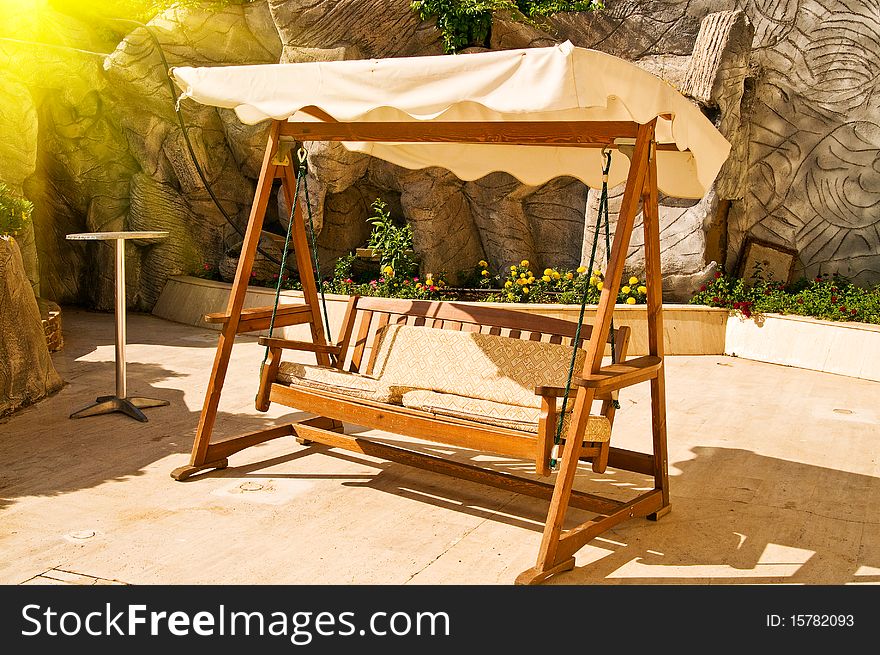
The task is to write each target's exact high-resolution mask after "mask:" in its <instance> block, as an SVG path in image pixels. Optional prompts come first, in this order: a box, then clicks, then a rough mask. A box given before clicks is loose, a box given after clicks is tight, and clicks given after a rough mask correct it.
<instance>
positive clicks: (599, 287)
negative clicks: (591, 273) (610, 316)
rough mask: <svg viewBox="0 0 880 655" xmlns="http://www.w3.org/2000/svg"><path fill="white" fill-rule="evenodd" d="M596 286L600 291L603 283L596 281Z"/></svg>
mask: <svg viewBox="0 0 880 655" xmlns="http://www.w3.org/2000/svg"><path fill="white" fill-rule="evenodd" d="M596 288H597V289H598V290H599V291H601V290H602V283H601V282H597V283H596Z"/></svg>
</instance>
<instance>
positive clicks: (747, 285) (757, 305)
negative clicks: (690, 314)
mask: <svg viewBox="0 0 880 655" xmlns="http://www.w3.org/2000/svg"><path fill="white" fill-rule="evenodd" d="M690 302H691V304H697V305H708V306H709V307H724V308H726V309H729V310H730V311H731V312H733V313H735V314H738V315H740V316H742V317H743V318H750V317H752V316H754V315H760V314H763V313H768V312H770V313H776V314H795V315H798V316H811V317H813V318H820V319H824V320H830V321H859V322H863V323H877V324H880V285H878V286H875V287H861V286H858V285H855V284H853V283H852V282H851V281H849V280H848V279H847V278H846V277H844V276H842V275H839V274H834V275H830V274H828V273H820V274H819V275H817V276H816V277H815V278H813V279H812V280H810V279H807V278H801V279H799V280H797V281H795V282H793V283H792V284H788V285H786V284H783V283H781V282H778V281H776V280H773V279H767V278H765V277H764V276H763V274H762V271H761V269H760V268H758V269H756V272H755V274H754V275H753V276H752V278H751V279H750V280H744V279H742V278H738V277H734V276H732V275H726V274H725V273H723V272H720V271H719V272H716V273H715V276H714V277H713V279H711V280H710V281H709V282H707V283H706V284H704V285H702V286H701V287H700V290H699V291H697V292H696V293H695V294H694V295H693V297H692V298H691V300H690Z"/></svg>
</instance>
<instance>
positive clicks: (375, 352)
mask: <svg viewBox="0 0 880 655" xmlns="http://www.w3.org/2000/svg"><path fill="white" fill-rule="evenodd" d="M576 331H577V324H576V323H572V322H569V321H563V320H559V319H549V318H545V317H540V316H534V315H530V314H525V313H522V312H514V311H510V310H505V309H498V308H485V307H473V306H465V305H458V304H455V303H438V302H425V301H402V300H395V299H388V298H352V299H351V301H350V302H349V307H348V311H347V313H346V318H345V319H344V322H343V327H342V330H341V335H342V337H341V340H340V343H339V344H338V345H337V346H329V347H326V348H327V349H328V350H332V351H333V352H334V354H335V356H336V363H335V366H321V365H310V364H302V363H298V362H291V361H282V359H281V357H282V356H281V353H282V351H283V350H286V349H294V350H296V349H311V347H306V345H305V344H303V343H302V342H292V341H285V340H283V339H273V338H266V337H264V338H262V339H261V343H263V344H264V345H267V346H268V347H269V358H268V360H267V365H266V366H265V367H264V369H263V375H262V379H261V385H260V391H259V393H258V396H257V408H258V409H261V410H263V411H265V410H266V409H268V407H269V403H270V402H280V403H281V404H284V405H288V406H291V407H295V408H297V409H300V410H303V411H309V412H314V413H316V414H319V415H321V416H323V417H325V418H326V419H330V420H333V421H343V420H345V421H348V422H351V423H356V424H360V425H364V426H366V427H371V428H376V429H383V430H388V431H391V432H402V433H407V434H409V433H411V432H412V430H413V428H414V427H415V434H414V436H417V437H420V438H425V439H429V440H432V441H437V442H440V443H447V444H451V445H463V446H466V447H470V448H474V449H477V450H483V451H490V452H496V453H499V454H502V455H511V456H523V455H526V456H529V457H533V458H534V459H535V467H536V472H538V473H540V474H544V475H547V474H549V473H550V467H549V458H550V454H551V449H552V447H553V443H554V440H555V437H556V429H557V422H558V420H559V419H558V417H559V412H560V411H561V397H562V396H563V395H564V388H565V384H566V380H567V377H568V370H569V367H570V365H571V357H572V341H573V338H574V336H575V334H576ZM589 333H590V328H589V326H584V328H583V329H582V331H581V344H580V346H581V347H579V348H578V350H577V355H576V359H575V369H576V370H578V367H579V366H582V365H583V359H584V351H583V349H582V346H583V343H584V342H585V341H586V340H587V339H588V338H589ZM353 334H357V335H358V336H357V338H356V340H355V343H354V347H353V349H352V352H351V353H350V356H349V353H348V346H349V343H350V340H351V338H352V335H353ZM614 338H615V340H616V341H615V346H616V347H615V354H616V361H621V360H622V359H623V358H624V357H625V354H626V349H627V344H628V340H629V329H628V328H626V327H621V328H619V329H618V330H616V331H615V333H614ZM361 371H363V372H361ZM573 389H574V387H573ZM597 398H599V399H600V400H601V401H602V406H601V411H599V412H598V413H595V414H593V415H590V416H589V418H588V419H587V421H586V422H585V427H584V429H583V433H582V434H583V437H582V440H583V446H585V451H584V452H585V455H584V459H585V460H587V461H592V462H593V466H594V469H595V470H596V471H597V472H602V471H603V470H604V467H605V465H606V463H607V457H608V448H609V445H608V444H609V441H610V437H611V426H612V422H613V418H614V405H613V402H612V400H613V398H612V394H611V393H606V394H604V395H599V396H597ZM573 404H574V402H573V398H571V399H570V400H569V402H568V404H567V408H566V412H565V415H564V417H563V430H562V435H563V438H564V437H565V436H566V435H567V434H568V427H569V421H570V419H571V409H572V406H573Z"/></svg>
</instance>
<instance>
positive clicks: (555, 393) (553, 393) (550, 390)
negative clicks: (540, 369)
mask: <svg viewBox="0 0 880 655" xmlns="http://www.w3.org/2000/svg"><path fill="white" fill-rule="evenodd" d="M576 391H577V387H576V386H575V385H572V387H571V389H570V390H569V392H568V395H569V396H573V395H574V392H576ZM535 395H536V396H543V397H544V398H562V397H563V396H565V387H548V386H543V385H542V386H539V387H535Z"/></svg>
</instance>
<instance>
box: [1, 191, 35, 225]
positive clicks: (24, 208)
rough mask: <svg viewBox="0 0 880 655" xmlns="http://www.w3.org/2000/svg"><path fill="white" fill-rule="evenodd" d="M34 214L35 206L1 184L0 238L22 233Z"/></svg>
mask: <svg viewBox="0 0 880 655" xmlns="http://www.w3.org/2000/svg"><path fill="white" fill-rule="evenodd" d="M33 212H34V204H33V203H32V202H31V201H30V200H28V199H27V198H22V197H20V196H17V195H15V194H13V193H12V191H11V190H10V189H9V187H7V186H6V185H5V184H3V182H0V236H5V235H12V236H15V235H16V234H18V233H19V232H21V231H22V230H23V229H24V228H25V227H27V225H28V223H30V220H31V216H32V215H33Z"/></svg>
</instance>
